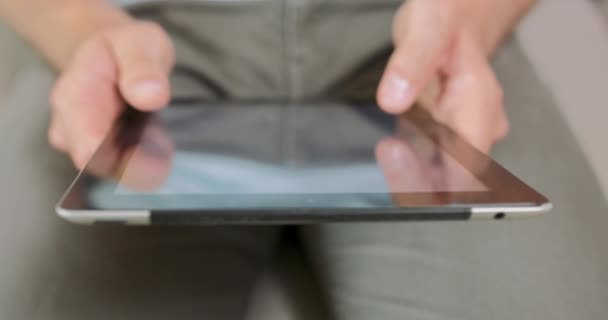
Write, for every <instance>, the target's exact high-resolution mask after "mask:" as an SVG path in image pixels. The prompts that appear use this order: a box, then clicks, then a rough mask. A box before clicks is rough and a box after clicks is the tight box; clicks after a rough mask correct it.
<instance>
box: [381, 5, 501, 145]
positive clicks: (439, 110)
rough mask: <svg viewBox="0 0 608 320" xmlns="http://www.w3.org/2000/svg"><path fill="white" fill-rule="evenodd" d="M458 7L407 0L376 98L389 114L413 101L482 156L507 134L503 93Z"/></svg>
mask: <svg viewBox="0 0 608 320" xmlns="http://www.w3.org/2000/svg"><path fill="white" fill-rule="evenodd" d="M458 3H459V2H458V1H454V0H409V1H407V2H406V4H405V5H403V6H402V7H401V9H400V10H399V12H398V13H397V15H396V17H395V21H394V32H393V33H394V42H395V51H394V53H393V56H392V57H391V59H390V61H389V63H388V65H387V67H386V70H385V73H384V75H383V79H382V81H381V83H380V86H379V88H378V93H377V99H378V103H379V105H380V107H381V108H382V109H383V110H385V111H386V112H389V113H394V114H398V113H402V112H405V111H407V110H408V109H409V108H410V107H411V106H412V105H413V104H414V102H415V101H416V100H418V101H419V102H421V105H422V106H423V107H424V108H426V109H427V110H428V111H429V112H430V113H431V114H432V116H433V117H434V118H435V120H437V121H438V122H441V123H443V124H445V125H447V126H448V127H450V128H451V129H452V130H454V131H455V132H456V133H457V134H459V135H460V136H461V137H463V138H464V139H465V140H467V141H468V142H470V143H471V144H473V145H474V146H476V147H477V148H478V149H480V150H481V151H484V152H489V150H490V149H491V147H492V145H493V144H494V143H495V142H497V141H498V140H500V139H501V138H503V137H504V136H505V135H506V134H507V132H508V127H509V126H508V121H507V118H506V116H505V113H504V107H503V100H502V98H503V93H502V89H501V87H500V85H499V83H498V81H497V79H496V76H495V75H494V73H493V71H492V69H491V67H490V64H489V61H488V57H487V56H486V50H485V49H484V47H483V44H482V43H481V41H480V40H478V39H479V37H477V36H476V35H475V34H473V32H472V31H471V30H472V28H469V21H468V20H467V19H466V18H465V17H468V16H469V15H466V14H465V12H463V11H464V10H463V9H462V7H460V6H459V4H458Z"/></svg>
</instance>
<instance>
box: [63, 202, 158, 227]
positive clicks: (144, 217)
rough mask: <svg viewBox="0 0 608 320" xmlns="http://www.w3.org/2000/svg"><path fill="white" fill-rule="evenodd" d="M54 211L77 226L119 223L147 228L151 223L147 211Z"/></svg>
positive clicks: (149, 214)
mask: <svg viewBox="0 0 608 320" xmlns="http://www.w3.org/2000/svg"><path fill="white" fill-rule="evenodd" d="M56 211H57V214H58V215H59V216H60V217H62V218H64V219H65V220H68V221H70V222H74V223H78V224H94V223H120V224H127V225H134V226H147V225H150V221H151V219H150V217H151V213H150V211H147V210H141V211H126V210H67V209H63V208H61V207H59V206H58V207H57V208H56Z"/></svg>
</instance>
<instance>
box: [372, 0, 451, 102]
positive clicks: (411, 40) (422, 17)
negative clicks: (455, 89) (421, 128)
mask: <svg viewBox="0 0 608 320" xmlns="http://www.w3.org/2000/svg"><path fill="white" fill-rule="evenodd" d="M454 12H455V5H454V4H453V1H438V0H427V1H412V2H408V4H406V5H405V6H404V7H402V9H401V10H400V11H399V13H398V14H397V17H396V20H395V21H396V24H395V30H394V37H395V39H394V41H395V51H394V53H393V55H392V57H391V58H390V60H389V63H388V65H387V67H386V70H385V72H384V75H383V77H382V80H381V82H380V86H379V88H378V93H377V100H378V104H379V105H380V107H381V108H382V109H383V110H384V111H386V112H389V113H401V112H404V111H406V110H408V109H409V108H410V107H411V105H412V104H413V102H414V101H415V100H416V98H417V97H418V95H419V94H420V93H421V91H422V90H424V89H425V87H426V85H427V84H428V83H429V81H430V80H431V79H432V77H433V75H434V74H435V72H436V70H437V69H438V68H439V66H440V64H441V63H442V62H443V60H444V59H445V57H446V56H447V54H448V52H449V50H450V47H451V45H452V42H453V40H452V39H453V38H454V34H455V30H456V27H455V24H456V20H455V18H454Z"/></svg>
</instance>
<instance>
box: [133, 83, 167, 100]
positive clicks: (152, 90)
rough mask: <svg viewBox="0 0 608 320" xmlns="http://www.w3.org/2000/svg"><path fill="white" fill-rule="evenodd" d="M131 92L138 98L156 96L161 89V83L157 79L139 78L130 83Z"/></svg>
mask: <svg viewBox="0 0 608 320" xmlns="http://www.w3.org/2000/svg"><path fill="white" fill-rule="evenodd" d="M132 88H133V93H134V95H135V96H137V98H138V99H149V98H151V97H152V98H153V97H156V96H157V95H158V94H159V93H162V91H163V89H164V88H163V84H162V83H161V82H160V81H158V80H139V81H137V82H135V83H133V84H132Z"/></svg>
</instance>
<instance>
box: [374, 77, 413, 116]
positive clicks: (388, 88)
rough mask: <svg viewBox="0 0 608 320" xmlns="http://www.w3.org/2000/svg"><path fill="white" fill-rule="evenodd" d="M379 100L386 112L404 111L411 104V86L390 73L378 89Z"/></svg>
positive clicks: (406, 81)
mask: <svg viewBox="0 0 608 320" xmlns="http://www.w3.org/2000/svg"><path fill="white" fill-rule="evenodd" d="M380 99H381V104H382V106H383V107H384V108H387V109H388V111H392V112H401V111H404V110H405V109H407V107H409V105H410V104H411V103H412V86H411V84H410V82H409V81H408V80H407V79H405V78H403V77H401V76H400V75H399V74H397V73H396V72H390V73H388V74H387V77H386V78H385V79H384V82H383V83H382V88H380Z"/></svg>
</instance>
